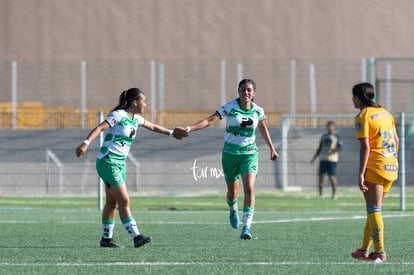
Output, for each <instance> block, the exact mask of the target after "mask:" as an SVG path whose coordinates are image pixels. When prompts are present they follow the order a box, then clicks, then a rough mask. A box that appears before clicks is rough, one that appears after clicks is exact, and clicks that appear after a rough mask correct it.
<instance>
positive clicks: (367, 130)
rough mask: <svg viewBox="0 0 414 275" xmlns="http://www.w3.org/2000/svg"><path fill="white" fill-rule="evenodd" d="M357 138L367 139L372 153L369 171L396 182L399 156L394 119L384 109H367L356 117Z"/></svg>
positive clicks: (368, 165) (370, 153) (369, 160)
mask: <svg viewBox="0 0 414 275" xmlns="http://www.w3.org/2000/svg"><path fill="white" fill-rule="evenodd" d="M355 128H356V137H357V138H358V139H362V138H367V139H368V141H369V146H370V152H369V158H368V164H367V169H369V170H372V171H373V172H375V173H376V174H378V175H380V176H381V177H383V178H385V179H387V180H391V181H394V180H396V179H397V178H398V156H397V148H396V143H395V139H394V134H396V129H395V121H394V117H393V116H392V115H391V114H390V113H389V112H388V111H387V110H385V109H384V108H381V107H380V108H378V107H366V108H364V109H362V110H361V111H360V112H359V114H358V115H357V116H356V117H355Z"/></svg>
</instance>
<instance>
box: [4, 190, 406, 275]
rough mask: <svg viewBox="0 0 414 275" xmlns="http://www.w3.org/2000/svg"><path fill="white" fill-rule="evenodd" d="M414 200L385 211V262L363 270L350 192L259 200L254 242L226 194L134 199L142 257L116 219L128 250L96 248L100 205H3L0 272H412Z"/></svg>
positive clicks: (359, 210) (355, 200) (360, 214)
mask: <svg viewBox="0 0 414 275" xmlns="http://www.w3.org/2000/svg"><path fill="white" fill-rule="evenodd" d="M413 195H414V193H413V192H412V191H410V192H409V193H408V195H407V210H406V211H405V212H401V211H398V208H399V200H398V194H397V193H391V194H390V196H389V198H387V199H386V201H385V204H384V206H383V215H384V222H385V241H386V251H387V256H388V261H387V262H385V263H381V264H375V263H373V262H361V261H358V260H354V259H352V258H351V256H350V253H351V252H352V251H353V250H354V249H355V248H356V247H358V246H359V245H360V243H361V236H362V229H363V226H364V222H365V215H364V201H363V199H362V197H361V194H360V193H358V191H356V190H341V193H340V197H339V199H338V200H331V199H316V198H314V196H313V195H312V194H307V193H288V194H260V195H257V205H256V213H255V217H254V225H253V227H252V230H253V239H252V240H250V241H242V240H240V239H239V234H240V230H234V229H232V228H231V227H230V225H229V224H228V212H227V211H226V206H225V202H224V199H223V197H222V196H203V197H192V198H190V197H185V198H180V197H174V198H172V197H170V198H167V197H162V198H161V197H138V196H137V197H133V198H132V209H133V213H134V216H135V218H136V219H137V221H138V223H139V227H140V230H141V231H142V233H144V234H149V235H151V236H152V237H153V242H152V243H151V244H149V245H147V246H144V247H143V248H140V249H135V248H133V245H132V240H131V239H130V237H129V235H128V234H127V232H126V231H125V229H123V227H122V225H121V224H120V222H119V219H118V220H117V225H116V228H115V236H114V237H115V239H116V240H117V241H118V242H119V243H120V244H122V245H124V246H125V247H124V248H121V249H108V248H100V247H99V245H98V243H99V239H100V234H101V225H100V213H101V212H100V211H99V210H97V209H96V205H97V202H96V198H88V197H83V198H72V197H59V198H56V197H40V198H37V197H30V198H27V197H24V198H22V197H0V226H1V227H0V228H1V231H2V232H1V236H2V237H1V243H0V255H1V257H0V271H1V272H0V273H1V274H114V273H117V274H127V273H134V274H253V273H255V274H414V260H413V255H414V247H413V245H412V242H411V241H410V237H411V234H412V230H413V225H414V222H413V218H414V211H413V210H414V200H413V198H414V196H413Z"/></svg>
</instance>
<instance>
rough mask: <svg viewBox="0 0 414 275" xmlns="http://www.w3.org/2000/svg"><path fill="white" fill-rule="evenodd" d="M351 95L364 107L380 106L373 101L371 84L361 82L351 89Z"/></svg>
mask: <svg viewBox="0 0 414 275" xmlns="http://www.w3.org/2000/svg"><path fill="white" fill-rule="evenodd" d="M352 95H353V96H356V97H358V99H359V100H360V101H361V102H362V104H363V105H364V106H368V107H376V108H379V107H381V105H379V104H378V103H376V102H375V101H374V98H375V89H374V86H373V85H372V84H371V83H368V82H363V83H359V84H356V85H355V86H354V87H353V88H352Z"/></svg>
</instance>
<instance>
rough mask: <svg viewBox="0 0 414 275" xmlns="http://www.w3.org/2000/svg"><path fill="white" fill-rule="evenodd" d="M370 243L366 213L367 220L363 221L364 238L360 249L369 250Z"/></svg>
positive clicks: (369, 229)
mask: <svg viewBox="0 0 414 275" xmlns="http://www.w3.org/2000/svg"><path fill="white" fill-rule="evenodd" d="M371 245H372V238H371V228H370V226H369V223H368V215H367V221H366V223H365V228H364V238H363V239H362V247H361V249H362V250H365V251H369V249H370V248H371Z"/></svg>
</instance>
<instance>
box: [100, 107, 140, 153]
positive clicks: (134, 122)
mask: <svg viewBox="0 0 414 275" xmlns="http://www.w3.org/2000/svg"><path fill="white" fill-rule="evenodd" d="M106 121H107V122H108V124H109V126H110V127H109V128H108V129H107V130H106V131H105V139H104V142H103V144H102V146H101V148H100V150H99V154H98V159H102V158H103V157H106V156H109V158H110V159H112V160H114V161H125V160H126V158H127V156H128V153H129V150H130V148H131V144H132V143H133V142H134V140H135V136H136V134H137V130H138V127H140V126H142V125H144V123H145V119H144V118H143V117H142V116H139V115H136V114H135V115H134V117H133V118H131V117H130V116H129V114H128V113H127V112H126V111H125V110H123V109H120V110H115V111H112V112H111V113H110V114H109V115H108V116H107V118H106Z"/></svg>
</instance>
